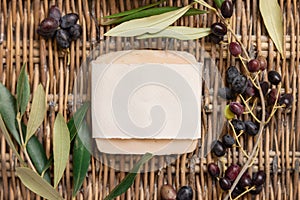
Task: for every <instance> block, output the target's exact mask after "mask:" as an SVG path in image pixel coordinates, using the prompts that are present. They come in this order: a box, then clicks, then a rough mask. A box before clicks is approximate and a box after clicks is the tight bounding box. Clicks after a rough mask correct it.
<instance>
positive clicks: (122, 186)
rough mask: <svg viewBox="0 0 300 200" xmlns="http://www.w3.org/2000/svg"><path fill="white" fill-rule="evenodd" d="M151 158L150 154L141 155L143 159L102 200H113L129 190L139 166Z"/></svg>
mask: <svg viewBox="0 0 300 200" xmlns="http://www.w3.org/2000/svg"><path fill="white" fill-rule="evenodd" d="M152 157H153V155H152V154H151V153H146V154H145V155H143V157H142V158H141V159H140V160H139V161H138V162H137V163H136V164H135V165H134V167H133V168H132V170H131V171H130V173H128V174H127V175H126V176H125V178H124V179H123V180H122V181H121V182H120V183H119V184H118V185H117V186H116V187H115V188H114V189H113V190H112V191H111V192H110V193H109V195H108V196H107V197H105V199H104V200H113V199H114V198H116V197H117V196H120V195H121V194H123V193H124V192H126V191H127V190H128V188H130V186H131V185H132V184H133V182H134V179H135V177H136V175H137V173H138V171H139V170H140V168H141V166H142V165H143V164H144V163H146V162H148V160H150V159H151V158H152Z"/></svg>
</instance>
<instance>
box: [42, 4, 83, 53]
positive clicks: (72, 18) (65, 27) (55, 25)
mask: <svg viewBox="0 0 300 200" xmlns="http://www.w3.org/2000/svg"><path fill="white" fill-rule="evenodd" d="M78 19H79V16H78V14H76V13H69V14H66V15H64V16H61V12H60V10H59V8H58V7H57V6H51V7H50V9H49V13H48V17H47V18H45V19H44V20H43V21H42V22H41V23H40V24H39V26H38V28H37V33H38V34H39V35H40V36H42V37H43V38H45V39H52V38H55V39H56V42H57V44H58V46H59V47H60V48H63V49H66V48H69V47H70V43H71V41H75V40H77V39H79V38H80V36H81V34H82V27H81V26H80V25H79V24H77V21H78Z"/></svg>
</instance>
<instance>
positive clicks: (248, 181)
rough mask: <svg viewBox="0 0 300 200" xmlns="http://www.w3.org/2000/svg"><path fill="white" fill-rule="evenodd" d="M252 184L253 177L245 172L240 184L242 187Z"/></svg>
mask: <svg viewBox="0 0 300 200" xmlns="http://www.w3.org/2000/svg"><path fill="white" fill-rule="evenodd" d="M251 185H252V179H251V177H250V175H249V174H248V173H245V174H243V176H242V177H241V179H240V180H239V183H238V186H239V187H240V188H246V187H250V186H251Z"/></svg>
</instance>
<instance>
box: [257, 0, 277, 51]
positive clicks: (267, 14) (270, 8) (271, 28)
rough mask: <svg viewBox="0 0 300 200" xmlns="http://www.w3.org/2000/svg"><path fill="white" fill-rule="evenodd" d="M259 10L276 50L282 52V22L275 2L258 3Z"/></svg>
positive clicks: (271, 0) (269, 0)
mask: <svg viewBox="0 0 300 200" xmlns="http://www.w3.org/2000/svg"><path fill="white" fill-rule="evenodd" d="M259 10H260V13H261V16H262V18H263V20H264V24H265V26H266V29H267V30H268V33H269V35H270V37H271V39H272V40H273V42H274V44H275V46H276V48H277V50H278V51H279V52H280V54H281V55H282V52H283V20H282V12H281V9H280V6H279V4H278V1H277V0H268V1H259ZM282 56H283V55H282Z"/></svg>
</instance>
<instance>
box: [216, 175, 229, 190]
mask: <svg viewBox="0 0 300 200" xmlns="http://www.w3.org/2000/svg"><path fill="white" fill-rule="evenodd" d="M219 184H220V187H221V188H222V190H225V191H226V190H229V189H230V188H231V181H230V180H229V179H228V178H227V177H222V178H220V180H219Z"/></svg>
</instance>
